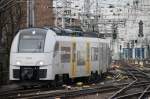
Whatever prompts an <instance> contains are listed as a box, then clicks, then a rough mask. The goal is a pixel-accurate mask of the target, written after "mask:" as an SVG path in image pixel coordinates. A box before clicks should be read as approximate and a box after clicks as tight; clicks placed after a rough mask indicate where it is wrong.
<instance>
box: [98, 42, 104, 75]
mask: <svg viewBox="0 0 150 99" xmlns="http://www.w3.org/2000/svg"><path fill="white" fill-rule="evenodd" d="M98 52H99V54H98V57H99V58H98V60H99V73H100V74H101V73H102V69H103V67H102V43H99V51H98Z"/></svg>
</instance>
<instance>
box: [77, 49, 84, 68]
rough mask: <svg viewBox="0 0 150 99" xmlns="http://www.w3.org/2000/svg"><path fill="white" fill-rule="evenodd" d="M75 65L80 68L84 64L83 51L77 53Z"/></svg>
mask: <svg viewBox="0 0 150 99" xmlns="http://www.w3.org/2000/svg"><path fill="white" fill-rule="evenodd" d="M77 64H78V66H81V65H83V66H84V64H85V59H84V52H83V51H78V52H77Z"/></svg>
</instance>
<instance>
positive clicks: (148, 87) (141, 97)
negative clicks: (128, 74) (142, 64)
mask: <svg viewBox="0 0 150 99" xmlns="http://www.w3.org/2000/svg"><path fill="white" fill-rule="evenodd" d="M149 89H150V85H149V86H147V88H146V89H145V90H144V91H143V93H142V94H141V95H140V96H139V97H138V99H143V98H144V96H145V93H146V92H148V90H149Z"/></svg>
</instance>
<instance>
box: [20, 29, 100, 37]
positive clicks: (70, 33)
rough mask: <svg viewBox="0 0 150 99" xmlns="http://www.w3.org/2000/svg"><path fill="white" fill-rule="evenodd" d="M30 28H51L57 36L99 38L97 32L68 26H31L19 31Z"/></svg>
mask: <svg viewBox="0 0 150 99" xmlns="http://www.w3.org/2000/svg"><path fill="white" fill-rule="evenodd" d="M31 30H37V31H42V30H52V31H54V32H55V33H56V35H58V36H74V37H92V38H100V35H99V33H97V32H83V31H77V30H76V31H75V30H72V29H69V28H66V29H63V28H60V27H43V28H39V27H32V28H25V29H21V30H19V31H31Z"/></svg>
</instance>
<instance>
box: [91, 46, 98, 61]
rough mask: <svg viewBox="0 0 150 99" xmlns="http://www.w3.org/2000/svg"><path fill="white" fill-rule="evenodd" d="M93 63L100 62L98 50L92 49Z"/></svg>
mask: <svg viewBox="0 0 150 99" xmlns="http://www.w3.org/2000/svg"><path fill="white" fill-rule="evenodd" d="M91 51H92V53H91V54H92V61H98V48H96V47H92V50H91Z"/></svg>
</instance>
